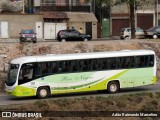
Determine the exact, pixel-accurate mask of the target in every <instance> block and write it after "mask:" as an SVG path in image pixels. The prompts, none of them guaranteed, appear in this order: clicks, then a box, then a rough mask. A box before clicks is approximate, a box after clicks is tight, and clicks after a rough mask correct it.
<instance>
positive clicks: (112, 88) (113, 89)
mask: <svg viewBox="0 0 160 120" xmlns="http://www.w3.org/2000/svg"><path fill="white" fill-rule="evenodd" d="M110 90H111V91H112V92H115V91H116V90H117V86H116V85H115V84H112V85H111V86H110Z"/></svg>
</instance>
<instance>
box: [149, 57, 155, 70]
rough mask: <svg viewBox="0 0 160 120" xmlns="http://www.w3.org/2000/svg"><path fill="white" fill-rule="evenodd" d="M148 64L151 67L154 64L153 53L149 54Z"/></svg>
mask: <svg viewBox="0 0 160 120" xmlns="http://www.w3.org/2000/svg"><path fill="white" fill-rule="evenodd" d="M148 66H149V67H153V66H154V55H150V56H149V63H148Z"/></svg>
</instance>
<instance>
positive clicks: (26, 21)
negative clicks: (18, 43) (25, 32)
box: [0, 14, 43, 38]
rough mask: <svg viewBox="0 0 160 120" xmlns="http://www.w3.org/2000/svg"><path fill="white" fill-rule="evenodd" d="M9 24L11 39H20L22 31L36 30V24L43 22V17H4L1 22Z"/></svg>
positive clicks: (0, 18)
mask: <svg viewBox="0 0 160 120" xmlns="http://www.w3.org/2000/svg"><path fill="white" fill-rule="evenodd" d="M1 21H7V22H8V33H9V38H18V37H19V33H20V31H21V30H22V29H34V30H35V29H36V22H40V21H41V22H43V15H11V14H10V15H3V14H0V22H1Z"/></svg>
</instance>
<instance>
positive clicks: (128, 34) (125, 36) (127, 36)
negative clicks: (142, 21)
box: [120, 27, 144, 40]
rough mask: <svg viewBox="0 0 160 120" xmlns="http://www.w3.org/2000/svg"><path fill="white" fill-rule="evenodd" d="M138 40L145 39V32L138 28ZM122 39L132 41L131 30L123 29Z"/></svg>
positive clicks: (136, 33)
mask: <svg viewBox="0 0 160 120" xmlns="http://www.w3.org/2000/svg"><path fill="white" fill-rule="evenodd" d="M135 35H136V38H138V39H143V38H144V31H143V30H142V29H141V28H139V27H137V28H136V32H135ZM120 39H122V40H123V39H131V28H129V27H128V28H123V29H122V30H121V32H120Z"/></svg>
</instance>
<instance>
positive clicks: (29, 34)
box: [19, 29, 37, 43]
mask: <svg viewBox="0 0 160 120" xmlns="http://www.w3.org/2000/svg"><path fill="white" fill-rule="evenodd" d="M19 34H20V37H19V39H20V42H25V41H32V42H33V43H36V42H37V37H36V34H37V33H35V32H34V30H33V29H27V30H22V31H21V32H20V33H19Z"/></svg>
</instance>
